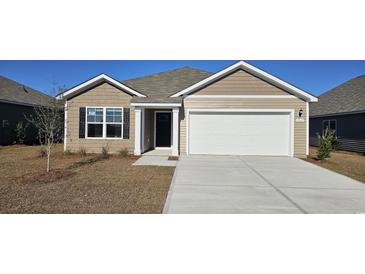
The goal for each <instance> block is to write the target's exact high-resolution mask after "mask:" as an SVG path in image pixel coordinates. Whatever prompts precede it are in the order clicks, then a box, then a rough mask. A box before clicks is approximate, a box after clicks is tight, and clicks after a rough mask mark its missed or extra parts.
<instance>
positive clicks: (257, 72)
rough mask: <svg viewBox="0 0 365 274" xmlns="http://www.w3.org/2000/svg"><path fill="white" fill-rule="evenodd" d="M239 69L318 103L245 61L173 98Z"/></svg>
mask: <svg viewBox="0 0 365 274" xmlns="http://www.w3.org/2000/svg"><path fill="white" fill-rule="evenodd" d="M237 69H243V70H244V71H247V72H250V73H252V74H253V75H255V76H257V77H259V78H262V79H264V80H266V81H268V82H270V83H273V84H275V85H278V86H280V87H282V88H284V89H285V90H288V91H289V92H290V93H293V94H294V95H296V96H298V97H300V98H302V99H305V100H306V101H308V102H317V101H318V99H317V97H315V96H313V95H311V94H309V93H307V92H305V91H303V90H301V89H299V88H297V87H295V86H293V85H291V84H289V83H287V82H285V81H283V80H281V79H279V78H277V77H275V76H273V75H271V74H269V73H267V72H265V71H263V70H261V69H259V68H257V67H254V66H252V65H250V64H248V63H246V62H244V61H239V62H237V63H235V64H233V65H232V66H230V67H228V68H226V69H224V70H221V71H219V72H217V73H216V74H213V75H212V76H210V77H208V78H206V79H204V80H202V81H200V82H198V83H196V84H194V85H192V86H190V87H188V88H186V89H184V90H182V91H180V92H178V93H176V94H174V95H171V97H179V96H181V95H187V94H189V93H191V92H193V91H195V90H197V89H198V88H200V87H202V86H205V85H207V84H210V83H212V82H213V81H216V80H217V79H220V78H222V77H224V76H226V75H227V74H229V73H231V72H233V71H235V70H237Z"/></svg>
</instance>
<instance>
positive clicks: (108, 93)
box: [66, 83, 134, 153]
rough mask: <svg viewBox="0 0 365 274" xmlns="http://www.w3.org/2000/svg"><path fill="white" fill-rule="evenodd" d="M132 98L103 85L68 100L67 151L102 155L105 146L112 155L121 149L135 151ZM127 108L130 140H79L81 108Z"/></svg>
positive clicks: (110, 86)
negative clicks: (82, 150) (83, 150)
mask: <svg viewBox="0 0 365 274" xmlns="http://www.w3.org/2000/svg"><path fill="white" fill-rule="evenodd" d="M131 98H132V96H131V95H129V94H127V93H125V92H123V91H121V90H120V89H117V88H115V87H114V86H112V85H110V84H108V83H103V84H101V85H99V86H97V87H95V88H92V89H90V90H88V91H87V92H84V93H82V94H80V95H78V96H77V97H74V98H71V99H69V100H68V103H67V104H68V108H67V120H68V121H67V128H68V129H67V142H66V144H67V146H66V149H70V150H71V151H74V152H76V151H78V150H79V149H80V148H85V149H86V151H87V152H88V153H100V152H101V149H102V147H103V146H106V145H107V146H108V147H109V151H110V152H111V153H117V152H118V151H120V150H121V149H128V151H129V152H130V153H133V150H134V108H133V107H131V105H130V101H131ZM88 106H90V107H125V108H130V129H129V139H125V140H120V139H119V140H112V139H108V140H102V139H79V108H80V107H88Z"/></svg>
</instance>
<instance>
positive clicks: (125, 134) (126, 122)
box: [123, 108, 130, 139]
mask: <svg viewBox="0 0 365 274" xmlns="http://www.w3.org/2000/svg"><path fill="white" fill-rule="evenodd" d="M129 114H130V110H129V108H123V139H129V124H130V115H129Z"/></svg>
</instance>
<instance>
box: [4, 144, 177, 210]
mask: <svg viewBox="0 0 365 274" xmlns="http://www.w3.org/2000/svg"><path fill="white" fill-rule="evenodd" d="M39 150H40V147H39V146H7V147H1V148H0V213H161V212H162V209H163V206H164V203H165V200H166V196H167V192H168V189H169V187H170V182H171V178H172V175H173V173H174V168H173V167H151V166H146V167H141V166H136V167H135V166H132V163H133V162H134V161H135V160H136V158H135V157H121V156H120V155H119V154H118V155H111V156H110V157H109V158H107V159H106V158H102V157H99V156H98V155H86V156H82V155H80V154H69V153H67V154H64V153H63V152H62V145H57V146H56V149H55V153H54V157H53V158H52V162H51V170H53V171H52V172H51V173H50V174H45V172H44V171H45V169H46V159H45V158H41V157H40V156H39Z"/></svg>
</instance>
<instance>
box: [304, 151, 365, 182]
mask: <svg viewBox="0 0 365 274" xmlns="http://www.w3.org/2000/svg"><path fill="white" fill-rule="evenodd" d="M316 152H317V148H315V147H311V148H310V151H309V157H308V158H307V159H304V160H306V161H309V162H311V163H314V164H316V165H319V166H321V167H324V168H327V169H330V170H333V171H335V172H338V173H341V174H343V175H346V176H348V177H351V178H353V179H355V180H358V181H361V182H364V183H365V156H363V155H361V154H358V153H351V152H345V151H335V152H332V153H331V158H329V159H328V160H321V161H317V160H315V159H314V157H315V155H316Z"/></svg>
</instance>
